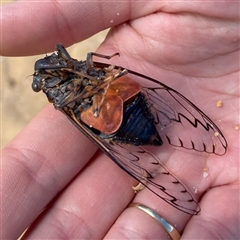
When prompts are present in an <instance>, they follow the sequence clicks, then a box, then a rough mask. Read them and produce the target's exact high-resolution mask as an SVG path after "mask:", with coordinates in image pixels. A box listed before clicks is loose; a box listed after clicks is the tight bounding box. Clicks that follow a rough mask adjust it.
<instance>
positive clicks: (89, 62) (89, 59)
mask: <svg viewBox="0 0 240 240" xmlns="http://www.w3.org/2000/svg"><path fill="white" fill-rule="evenodd" d="M93 56H96V57H100V58H106V59H111V58H112V57H115V56H120V54H119V53H114V54H112V55H110V56H109V55H103V54H99V53H95V52H90V53H88V54H87V60H86V65H87V68H91V67H93Z"/></svg>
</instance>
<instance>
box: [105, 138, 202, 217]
mask: <svg viewBox="0 0 240 240" xmlns="http://www.w3.org/2000/svg"><path fill="white" fill-rule="evenodd" d="M103 145H104V147H105V148H106V149H107V151H108V153H109V154H108V155H110V156H111V158H112V159H113V160H114V161H115V162H116V163H117V164H118V165H119V166H120V167H121V168H122V169H123V170H125V171H127V172H128V173H129V174H130V175H131V176H133V177H134V178H135V179H137V180H138V181H139V182H141V183H142V184H143V185H144V186H146V187H147V188H148V189H149V190H151V191H152V192H153V193H154V194H156V195H157V196H158V197H160V198H162V199H163V200H164V201H166V202H167V203H169V204H171V205H172V206H173V207H175V208H177V209H179V210H181V211H183V212H185V213H188V214H191V215H195V214H197V213H198V212H199V211H200V207H199V205H198V203H197V202H196V201H195V200H194V198H193V197H192V195H191V194H190V193H189V191H188V190H187V188H186V187H185V186H184V185H183V184H182V183H181V182H180V181H179V180H178V179H177V178H176V177H175V176H173V174H171V173H170V172H169V170H168V169H167V168H166V167H165V166H164V165H163V164H162V162H161V161H160V160H159V158H158V157H157V156H156V155H155V154H154V153H153V152H152V151H149V150H148V149H147V148H145V147H143V146H131V145H121V144H116V145H111V144H108V143H107V142H104V143H103Z"/></svg>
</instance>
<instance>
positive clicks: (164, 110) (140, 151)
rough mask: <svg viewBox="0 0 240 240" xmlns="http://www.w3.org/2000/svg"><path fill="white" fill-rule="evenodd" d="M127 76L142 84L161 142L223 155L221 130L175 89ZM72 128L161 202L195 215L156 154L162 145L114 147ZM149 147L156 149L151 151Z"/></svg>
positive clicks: (191, 203) (185, 194)
mask: <svg viewBox="0 0 240 240" xmlns="http://www.w3.org/2000/svg"><path fill="white" fill-rule="evenodd" d="M101 66H102V64H101ZM129 73H130V74H129V75H130V77H131V75H132V76H133V79H134V80H136V81H138V80H139V81H140V82H141V83H142V92H143V93H144V94H145V96H146V97H147V102H148V104H149V107H150V108H151V112H152V114H153V115H154V117H155V121H156V127H157V130H158V132H159V135H160V136H161V138H162V139H163V141H165V142H168V143H169V144H170V145H172V146H174V147H180V148H184V149H188V150H193V151H197V152H206V153H214V154H217V155H223V154H224V153H225V152H226V149H227V142H226V139H225V137H224V136H223V134H222V132H221V131H220V129H219V128H218V127H217V126H216V125H215V124H214V122H213V121H212V120H211V119H210V118H209V117H208V116H206V115H205V114H204V113H203V112H202V111H201V110H200V109H199V108H197V107H196V106H195V105H194V104H193V103H192V102H190V101H189V100H188V99H186V98H185V97H184V96H182V95H181V94H180V93H178V92H177V91H176V90H174V89H172V88H170V87H168V86H166V85H164V84H162V83H160V82H158V81H156V80H154V79H152V78H149V77H146V76H143V75H141V74H138V73H135V72H132V71H130V70H129ZM63 112H64V111H63ZM65 113H66V112H65ZM66 114H67V115H68V117H69V118H70V120H71V121H72V122H74V119H72V118H71V116H69V114H68V113H66ZM75 125H77V127H78V128H79V129H80V130H81V131H82V132H83V133H84V134H85V135H86V136H88V137H89V138H90V139H91V140H93V141H94V142H95V143H97V144H98V145H99V147H100V148H101V149H102V150H103V151H104V152H105V153H106V154H107V155H108V156H109V157H110V158H111V159H112V160H113V161H115V162H116V163H117V164H118V165H119V166H120V167H121V168H122V169H123V170H125V171H126V172H128V173H129V174H130V175H131V176H133V177H134V178H135V179H137V180H138V181H140V182H141V183H142V184H143V185H145V186H146V187H147V188H148V189H149V190H151V191H152V192H153V193H154V194H156V195H157V196H159V197H160V198H162V199H163V200H164V201H166V202H167V203H169V204H171V205H172V206H174V207H175V208H177V209H179V210H181V211H183V212H185V213H188V214H197V213H198V212H199V211H200V207H199V206H198V203H197V202H196V201H195V200H194V198H193V197H192V195H191V193H190V192H189V191H188V190H187V188H186V187H185V186H184V185H183V184H182V183H181V182H180V181H179V180H178V179H177V178H176V177H175V176H174V175H173V174H172V173H170V171H169V170H168V169H167V168H166V167H165V165H164V164H163V163H162V161H161V160H162V159H161V160H160V158H159V157H158V154H156V152H158V151H159V152H160V151H161V147H162V146H159V147H150V148H149V147H148V146H146V147H145V146H133V145H130V144H119V143H118V144H113V143H110V142H111V141H110V142H109V141H108V140H105V139H101V138H99V137H98V136H97V135H94V134H93V133H92V132H91V130H90V129H89V128H87V127H86V126H84V125H82V126H80V125H79V123H77V124H76V122H75ZM151 148H155V150H154V151H151ZM149 149H150V150H149ZM154 152H155V153H154Z"/></svg>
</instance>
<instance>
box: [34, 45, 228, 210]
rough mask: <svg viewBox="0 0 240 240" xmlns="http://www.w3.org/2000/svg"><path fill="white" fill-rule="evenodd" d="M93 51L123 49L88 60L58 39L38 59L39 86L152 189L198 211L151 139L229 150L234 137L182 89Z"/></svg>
mask: <svg viewBox="0 0 240 240" xmlns="http://www.w3.org/2000/svg"><path fill="white" fill-rule="evenodd" d="M93 55H95V56H98V57H101V58H107V59H110V58H111V57H113V56H115V55H118V54H114V55H112V56H105V55H101V54H97V53H89V54H88V56H87V60H86V61H78V60H76V59H73V58H71V57H70V55H69V54H68V52H67V51H66V49H65V48H64V47H63V46H62V45H61V44H58V45H57V52H55V53H53V54H52V55H50V56H46V57H45V58H43V59H40V60H38V61H37V62H36V63H35V72H34V75H33V76H34V77H33V83H32V88H33V90H34V91H36V92H38V91H40V90H42V91H43V92H44V93H45V94H46V95H47V98H48V100H49V101H50V102H52V103H53V104H54V106H55V108H56V109H58V110H60V111H62V112H63V113H64V114H66V115H67V117H68V118H69V119H70V120H71V121H72V122H73V124H74V125H75V126H76V127H77V128H78V129H79V130H81V131H82V132H83V133H84V134H85V135H86V136H87V137H88V138H90V139H91V140H92V141H94V142H95V143H96V144H97V145H98V146H99V147H100V148H101V149H102V150H103V151H104V152H105V153H106V154H107V155H108V156H109V157H110V158H112V159H113V160H114V161H115V162H116V163H117V164H118V165H119V166H120V167H121V168H122V169H124V170H125V171H127V172H128V173H129V174H130V175H131V176H133V177H134V178H136V179H137V180H138V181H140V182H142V184H144V185H145V186H146V187H147V188H148V189H149V190H151V191H152V192H153V193H155V194H156V195H157V196H159V197H160V198H162V199H163V200H165V201H166V202H168V203H169V204H171V205H172V206H174V207H175V208H177V209H179V210H181V211H183V212H185V213H188V214H197V213H198V212H199V211H200V208H199V206H198V204H197V202H196V201H195V200H194V198H193V197H192V196H191V194H190V193H189V191H188V190H187V189H186V187H184V185H183V184H182V183H180V182H179V180H177V179H176V177H175V176H173V175H172V174H171V173H170V172H169V171H168V170H167V169H166V167H164V165H163V164H162V163H161V161H160V159H159V157H158V156H157V154H155V153H153V151H151V150H149V148H148V146H153V147H154V148H155V149H156V148H158V147H159V146H161V145H162V144H163V142H164V141H167V142H168V143H169V144H170V145H173V146H174V147H181V148H185V149H189V150H194V151H197V152H207V153H214V154H217V155H223V154H224V153H225V152H226V149H227V142H226V139H225V137H224V136H223V134H222V132H221V131H220V129H219V128H218V127H217V126H216V125H215V124H214V123H213V122H212V121H211V119H210V118H209V117H207V116H206V115H205V114H204V113H203V112H202V111H201V110H200V109H199V108H197V107H196V106H195V105H194V104H193V103H191V102H190V101H189V100H188V99H186V98H185V97H184V96H182V95H181V94H180V93H178V92H177V91H176V90H174V89H172V88H170V87H168V86H166V85H164V84H163V83H161V82H159V81H157V80H154V79H152V78H150V77H147V76H144V75H142V74H139V73H137V72H133V71H131V70H127V69H124V68H121V67H114V66H112V65H108V64H104V63H96V62H93V61H92V57H93ZM128 76H132V77H131V78H130V77H128ZM133 79H134V80H133ZM143 80H144V81H143ZM140 82H143V84H144V86H143V85H140ZM199 136H201V137H199ZM163 138H164V141H163Z"/></svg>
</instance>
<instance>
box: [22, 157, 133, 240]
mask: <svg viewBox="0 0 240 240" xmlns="http://www.w3.org/2000/svg"><path fill="white" fill-rule="evenodd" d="M133 183H134V180H133V179H132V178H131V177H130V176H129V175H128V174H126V173H125V172H124V171H122V170H121V169H120V168H119V167H118V166H117V165H116V164H114V163H113V162H112V161H111V160H110V159H109V158H107V157H106V155H104V154H103V153H98V154H96V155H95V156H94V160H93V161H91V163H90V164H88V165H87V167H86V168H85V169H84V171H83V172H81V174H79V175H78V177H77V178H76V179H74V181H73V182H72V183H71V184H70V185H69V186H68V188H67V189H66V190H65V191H64V192H63V193H62V194H61V196H60V197H59V198H58V199H57V201H56V202H54V203H53V204H52V205H51V206H50V207H49V208H47V209H46V211H45V212H44V213H43V215H42V216H41V217H40V219H38V220H37V221H36V223H35V224H34V225H33V226H32V227H30V229H29V231H28V232H27V234H26V236H25V237H26V238H28V239H29V238H31V239H62V238H64V239H102V238H103V236H104V235H105V234H106V232H107V231H108V230H109V228H110V227H111V226H112V224H113V223H114V221H115V220H116V219H117V217H118V216H119V215H120V213H121V212H122V211H123V209H124V208H125V207H126V206H127V205H128V203H129V202H130V200H131V199H132V197H133V195H134V192H133V190H132V189H131V186H132V184H133Z"/></svg>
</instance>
